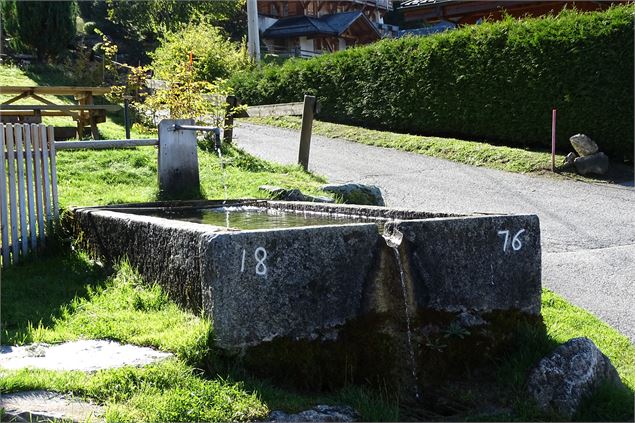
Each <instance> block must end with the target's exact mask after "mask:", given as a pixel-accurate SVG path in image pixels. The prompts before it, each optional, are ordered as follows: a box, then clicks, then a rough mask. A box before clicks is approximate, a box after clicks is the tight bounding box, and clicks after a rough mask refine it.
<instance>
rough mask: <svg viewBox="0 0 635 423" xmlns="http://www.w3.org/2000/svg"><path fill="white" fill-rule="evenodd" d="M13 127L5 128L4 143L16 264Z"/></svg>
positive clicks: (16, 228)
mask: <svg viewBox="0 0 635 423" xmlns="http://www.w3.org/2000/svg"><path fill="white" fill-rule="evenodd" d="M13 130H14V129H13V125H7V126H6V133H5V142H6V147H7V170H8V172H9V209H10V211H11V214H10V215H11V219H10V222H11V223H10V225H11V251H12V254H13V263H17V262H18V255H19V253H20V250H19V248H20V244H19V243H18V225H19V219H18V204H17V202H18V197H17V193H16V189H15V177H16V172H15V146H14V142H13Z"/></svg>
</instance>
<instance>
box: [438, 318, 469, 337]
mask: <svg viewBox="0 0 635 423" xmlns="http://www.w3.org/2000/svg"><path fill="white" fill-rule="evenodd" d="M443 333H444V335H443V337H444V338H459V339H463V338H465V337H466V336H470V331H469V330H467V329H465V328H464V327H463V326H461V324H460V323H459V322H452V323H450V325H449V326H448V327H447V329H445V330H444V331H443Z"/></svg>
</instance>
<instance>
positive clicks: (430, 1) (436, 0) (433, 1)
mask: <svg viewBox="0 0 635 423" xmlns="http://www.w3.org/2000/svg"><path fill="white" fill-rule="evenodd" d="M452 1H453V0H405V1H402V2H401V4H400V5H399V8H400V9H405V8H408V7H417V6H432V5H438V4H443V3H451V2H452Z"/></svg>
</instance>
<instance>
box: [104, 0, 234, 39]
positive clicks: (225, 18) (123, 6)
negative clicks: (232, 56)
mask: <svg viewBox="0 0 635 423" xmlns="http://www.w3.org/2000/svg"><path fill="white" fill-rule="evenodd" d="M106 4H107V8H108V20H109V21H111V22H112V23H113V24H116V25H119V26H120V27H121V28H122V29H123V30H124V31H125V32H126V35H127V37H128V38H136V39H140V40H145V41H150V42H152V41H155V40H156V39H158V38H160V36H161V34H163V33H165V32H173V31H177V30H179V29H181V28H183V27H184V26H185V25H187V24H190V23H198V22H201V21H205V22H209V23H211V24H212V25H214V26H219V27H221V28H223V29H224V30H225V31H226V32H227V33H229V34H231V35H233V36H234V37H235V38H238V39H239V38H241V37H242V35H243V34H244V29H245V26H246V19H245V16H244V9H245V0H238V1H236V0H220V1H182V0H150V1H136V0H125V1H120V0H106Z"/></svg>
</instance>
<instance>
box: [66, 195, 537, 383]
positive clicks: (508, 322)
mask: <svg viewBox="0 0 635 423" xmlns="http://www.w3.org/2000/svg"><path fill="white" fill-rule="evenodd" d="M67 223H69V224H70V227H72V229H73V231H74V232H75V235H76V237H77V238H78V239H81V240H82V242H83V243H84V246H85V247H86V248H87V249H88V250H89V251H91V252H92V253H93V254H94V255H95V256H97V257H99V258H101V259H102V260H104V261H107V262H117V261H118V260H120V259H121V258H124V257H126V258H127V259H128V260H129V262H130V263H131V265H132V266H133V267H135V268H136V269H137V270H138V271H139V273H140V274H141V275H142V276H143V278H144V279H145V280H146V281H147V282H157V283H159V284H160V285H161V286H162V287H163V288H164V289H165V290H166V292H167V293H168V294H169V295H170V296H171V297H172V298H173V299H174V300H176V301H177V302H178V303H180V304H181V305H182V306H184V307H186V308H188V309H190V310H193V311H194V312H197V313H198V312H200V310H201V309H202V310H203V312H204V313H205V314H206V315H207V316H208V317H209V318H210V319H211V321H212V323H213V331H214V339H215V340H214V347H215V349H216V350H217V351H219V352H220V353H221V355H222V356H230V357H233V358H236V357H238V359H240V360H241V361H242V363H243V364H244V365H245V366H247V367H248V368H250V369H252V370H253V371H254V372H255V373H257V374H263V375H266V376H273V377H275V378H278V379H282V380H284V381H292V382H297V381H298V380H301V382H300V383H301V384H306V385H307V386H310V387H317V388H325V387H331V386H336V385H341V384H344V383H349V382H355V381H368V380H373V379H375V378H378V379H382V380H387V379H388V380H395V381H399V383H401V384H404V383H408V384H409V385H410V386H413V387H414V389H415V390H416V389H417V388H416V387H417V386H421V385H425V384H427V383H432V382H433V381H434V380H435V378H442V377H446V376H448V375H450V374H452V373H453V372H454V371H460V368H463V367H462V365H463V364H464V363H471V362H480V361H488V360H489V361H491V360H490V359H491V358H492V357H493V356H495V355H496V354H502V353H505V351H506V350H507V349H508V348H510V345H511V341H510V339H511V336H512V334H513V333H514V330H515V328H516V325H517V324H518V323H519V322H521V321H522V322H527V321H530V322H539V320H540V295H541V274H540V273H541V257H540V254H541V253H540V227H539V221H538V218H537V217H536V216H535V215H478V214H474V215H469V216H458V215H450V214H434V213H425V212H417V211H408V210H396V209H388V208H383V207H367V206H363V207H362V206H352V205H334V204H315V203H301V202H278V201H265V200H232V201H226V202H222V201H189V202H179V203H166V202H157V203H144V204H127V205H118V206H109V207H90V208H77V209H74V210H72V213H70V214H69V216H68V222H67ZM456 360H459V362H460V363H461V364H462V365H461V366H457V365H456V363H457V361H456ZM410 382H412V383H411V384H410Z"/></svg>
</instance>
